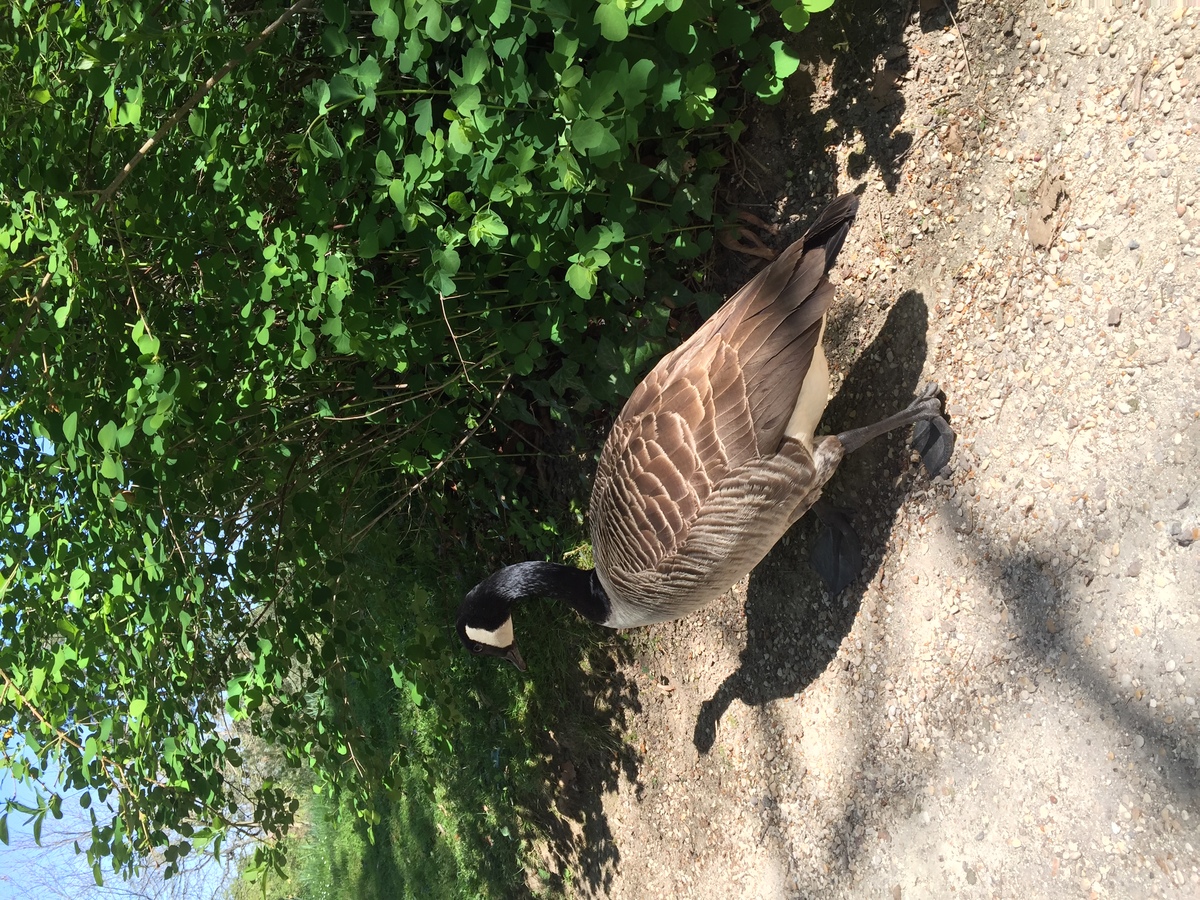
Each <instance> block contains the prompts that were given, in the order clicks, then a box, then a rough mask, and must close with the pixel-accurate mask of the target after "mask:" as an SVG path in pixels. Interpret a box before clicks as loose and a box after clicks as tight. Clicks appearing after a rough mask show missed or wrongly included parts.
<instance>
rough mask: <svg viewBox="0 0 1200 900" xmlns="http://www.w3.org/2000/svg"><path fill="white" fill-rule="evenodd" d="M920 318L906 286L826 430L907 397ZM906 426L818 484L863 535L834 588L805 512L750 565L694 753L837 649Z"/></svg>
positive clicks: (904, 456)
mask: <svg viewBox="0 0 1200 900" xmlns="http://www.w3.org/2000/svg"><path fill="white" fill-rule="evenodd" d="M927 327H928V310H927V309H926V306H925V301H924V298H923V297H922V296H921V295H920V294H918V293H916V292H914V291H910V292H907V293H905V294H904V295H903V296H901V297H900V299H899V300H897V301H896V303H895V305H894V306H893V307H892V308H891V310H890V311H889V313H888V317H887V321H886V322H885V323H884V326H883V328H882V330H881V331H880V332H879V334H878V336H877V337H876V338H875V340H874V341H873V342H872V343H871V345H870V346H869V347H868V348H867V350H866V351H865V352H864V353H863V354H862V355H861V356H860V358H859V360H858V361H857V362H856V363H855V365H854V367H853V369H852V370H851V371H850V373H849V375H848V377H847V378H846V380H845V382H844V383H843V385H842V387H841V389H840V390H839V391H838V393H837V396H836V397H834V399H833V401H832V402H831V403H830V404H829V407H828V409H827V411H826V415H825V418H824V420H823V422H824V425H825V427H826V428H827V429H828V430H829V431H830V432H831V433H836V432H839V431H844V430H846V429H849V428H854V427H857V426H860V425H865V424H868V423H870V422H874V421H878V420H879V419H882V418H884V417H885V416H887V415H890V414H891V413H893V412H895V411H897V410H899V409H902V408H903V407H904V406H906V405H907V404H908V402H909V400H911V398H912V396H913V392H914V390H915V388H916V387H917V380H918V378H919V377H920V374H921V369H922V367H923V366H924V362H925V352H926V346H925V332H926V329H927ZM910 432H911V429H908V428H905V429H900V430H898V431H895V432H892V433H891V434H889V435H886V436H884V437H881V438H878V439H877V440H875V441H873V442H871V443H870V444H867V445H866V446H865V447H863V448H862V449H861V450H860V451H859V452H858V453H856V454H854V455H853V456H850V457H847V458H846V459H845V460H844V461H843V463H842V465H841V467H840V468H839V470H838V472H837V473H836V474H835V475H834V477H833V479H832V480H831V481H830V483H829V485H828V486H827V487H826V490H825V496H826V497H827V498H829V499H830V500H832V501H833V502H834V503H835V504H836V505H838V506H842V507H849V508H850V509H853V510H855V511H856V513H857V515H856V516H855V527H856V529H857V530H858V532H859V535H860V537H861V538H862V541H863V572H862V574H861V575H860V576H859V578H858V579H856V581H855V582H854V584H852V585H851V586H850V587H848V588H847V589H846V590H845V591H843V592H842V595H841V596H840V597H831V596H829V593H828V592H827V591H825V590H824V589H823V588H822V587H821V583H820V581H819V580H818V578H817V575H816V573H815V572H814V571H813V569H812V567H811V565H810V563H809V554H810V552H811V547H812V541H813V537H814V535H815V533H816V528H815V527H814V525H813V523H812V522H811V520H812V519H813V518H814V517H813V516H811V515H808V516H805V517H804V518H803V519H801V521H800V522H798V523H797V524H796V525H795V526H794V527H793V528H792V530H791V531H790V532H789V534H788V538H790V540H789V539H788V538H785V540H783V541H781V542H780V543H779V544H777V545H776V546H775V548H774V549H773V550H772V551H771V553H770V554H768V556H767V558H766V559H765V560H764V561H763V562H762V563H760V564H759V566H758V567H757V568H756V569H755V570H754V572H753V573H752V574H751V576H750V587H749V590H748V592H747V598H746V647H745V649H744V650H743V651H742V653H741V665H740V666H739V667H738V669H737V670H736V671H735V672H734V673H733V674H732V675H730V676H729V677H728V678H727V679H726V680H725V681H724V682H723V683H722V684H721V685H720V686H719V687H718V688H717V691H716V693H715V694H714V695H713V696H712V698H710V699H709V700H707V701H705V703H704V704H703V706H702V707H701V709H700V713H699V715H698V717H697V720H696V730H695V738H694V740H695V744H696V748H697V749H698V750H699V751H700V752H702V753H704V752H707V751H708V750H709V748H711V747H712V744H713V741H714V739H715V735H716V729H717V725H718V722H719V720H720V718H721V716H722V715H723V714H724V713H725V710H727V709H728V708H729V705H730V703H732V702H733V700H734V699H739V700H741V701H742V702H743V703H746V704H747V705H749V706H759V705H761V704H764V703H769V702H770V701H772V700H778V699H780V698H782V697H790V696H792V695H793V694H796V693H799V692H800V691H802V690H804V688H805V687H807V686H808V684H809V683H810V682H812V681H813V680H814V679H815V678H816V677H817V676H818V675H820V674H821V672H823V671H824V670H825V667H826V666H827V665H828V664H829V663H830V661H831V660H832V659H833V658H834V656H835V655H836V654H837V649H838V646H839V645H840V644H841V642H842V640H843V638H845V636H846V635H847V634H848V633H849V631H850V628H851V626H852V625H853V623H854V617H855V615H856V613H857V611H858V607H859V604H860V603H861V600H862V593H863V586H864V585H865V584H867V583H868V582H869V581H870V579H872V578H874V577H875V576H876V573H877V572H878V569H879V564H880V561H881V559H882V550H883V546H884V544H885V543H886V537H885V533H886V528H887V524H888V523H889V522H891V521H892V519H893V518H894V516H895V513H896V510H897V509H898V508H899V506H900V503H901V502H903V492H902V491H901V490H898V489H897V488H898V478H897V476H898V475H899V474H900V473H901V472H902V471H903V470H905V469H908V468H911V464H910V463H909V462H908V458H909V453H908V451H907V449H906V448H907V442H908V440H909V437H910Z"/></svg>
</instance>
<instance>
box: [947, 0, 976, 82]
mask: <svg viewBox="0 0 1200 900" xmlns="http://www.w3.org/2000/svg"><path fill="white" fill-rule="evenodd" d="M942 5H943V6H945V7H946V12H948V13H950V21H951V22H953V23H954V33H955V34H957V35H958V42H959V43H960V44H962V48H963V59H964V60H965V61H966V63H967V77H968V78H971V79H972V80H973V79H974V78H975V73H974V72H972V71H971V54H969V53H968V52H967V41H966V38H964V37H963V33H962V29H961V28H959V27H958V19H956V18H955V17H954V10H952V9H951V8H950V4H949V3H948V2H947V0H942Z"/></svg>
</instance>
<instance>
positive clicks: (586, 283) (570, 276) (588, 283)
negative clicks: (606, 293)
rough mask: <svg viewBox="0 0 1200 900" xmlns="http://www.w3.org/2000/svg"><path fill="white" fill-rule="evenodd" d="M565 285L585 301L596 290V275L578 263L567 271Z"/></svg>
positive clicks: (573, 264)
mask: <svg viewBox="0 0 1200 900" xmlns="http://www.w3.org/2000/svg"><path fill="white" fill-rule="evenodd" d="M567 284H569V285H570V286H571V290H573V291H574V292H575V293H576V294H578V295H579V296H580V297H582V298H583V299H585V300H587V299H588V298H589V297H591V296H592V294H593V293H595V290H596V273H595V272H593V271H592V270H591V269H588V268H586V267H585V266H581V265H579V263H572V264H571V267H570V268H569V269H567Z"/></svg>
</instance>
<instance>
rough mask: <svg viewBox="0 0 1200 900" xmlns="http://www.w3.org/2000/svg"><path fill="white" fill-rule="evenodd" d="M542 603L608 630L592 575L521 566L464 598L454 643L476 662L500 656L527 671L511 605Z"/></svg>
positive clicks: (546, 565)
mask: <svg viewBox="0 0 1200 900" xmlns="http://www.w3.org/2000/svg"><path fill="white" fill-rule="evenodd" d="M528 597H546V598H549V599H551V600H557V601H559V602H560V603H565V604H567V605H568V606H570V607H572V608H574V609H576V610H578V611H579V613H581V614H582V615H584V616H586V617H587V618H589V619H591V620H592V621H593V622H599V623H601V624H609V619H610V618H611V605H610V603H609V600H608V596H607V595H606V594H605V592H604V587H603V585H602V584H601V583H600V581H599V579H597V577H596V575H595V572H594V570H592V569H576V568H574V567H573V566H564V565H561V564H560V563H551V562H537V561H533V562H522V563H516V564H515V565H511V566H505V567H504V568H503V569H500V570H499V571H497V572H493V573H492V574H491V575H489V576H488V577H487V578H485V579H484V580H483V581H481V582H479V584H477V585H475V587H473V588H471V590H469V591H468V592H467V596H466V597H465V598H463V602H462V605H461V606H460V607H459V608H458V638H459V640H461V641H462V642H463V646H464V647H466V648H467V649H468V650H469V651H470V652H471V653H473V654H475V655H476V656H499V657H500V658H501V659H507V660H508V661H509V662H510V663H512V664H513V665H514V666H516V667H517V668H518V669H520V670H521V671H522V672H524V671H525V660H523V659H522V658H521V652H520V651H519V650H518V649H517V642H516V640H515V639H514V638H513V624H512V607H513V604H514V603H516V602H518V601H520V600H524V599H526V598H528Z"/></svg>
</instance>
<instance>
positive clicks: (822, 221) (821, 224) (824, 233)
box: [804, 194, 858, 273]
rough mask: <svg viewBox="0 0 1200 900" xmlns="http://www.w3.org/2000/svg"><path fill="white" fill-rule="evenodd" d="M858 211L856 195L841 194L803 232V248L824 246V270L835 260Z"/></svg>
mask: <svg viewBox="0 0 1200 900" xmlns="http://www.w3.org/2000/svg"><path fill="white" fill-rule="evenodd" d="M857 213H858V197H856V196H855V195H854V194H842V196H840V197H838V198H837V199H836V200H834V201H833V202H832V203H830V204H829V205H828V206H826V207H825V208H824V209H823V210H821V214H820V215H819V216H817V221H815V222H813V224H812V227H810V228H809V229H808V231H806V232H805V233H804V249H805V251H808V250H809V249H811V248H813V247H820V246H823V247H824V248H825V272H826V273H828V272H829V270H830V269H832V268H833V266H834V264H835V263H836V262H837V257H838V254H839V253H840V252H841V251H842V244H843V243H845V240H846V234H847V233H848V232H849V231H850V226H851V225H853V224H854V216H855V215H856V214H857Z"/></svg>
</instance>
